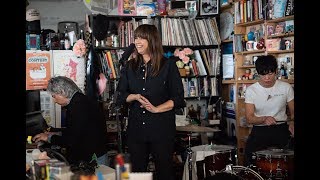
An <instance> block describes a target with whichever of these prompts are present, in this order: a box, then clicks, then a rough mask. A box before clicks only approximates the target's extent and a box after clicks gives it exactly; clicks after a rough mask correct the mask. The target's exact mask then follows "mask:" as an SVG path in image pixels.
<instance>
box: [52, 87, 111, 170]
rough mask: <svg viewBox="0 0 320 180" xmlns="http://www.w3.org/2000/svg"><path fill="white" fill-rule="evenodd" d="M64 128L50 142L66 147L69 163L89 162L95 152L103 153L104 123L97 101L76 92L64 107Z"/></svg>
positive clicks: (104, 151) (104, 150)
mask: <svg viewBox="0 0 320 180" xmlns="http://www.w3.org/2000/svg"><path fill="white" fill-rule="evenodd" d="M65 108H66V109H67V111H66V128H65V130H64V131H62V136H52V137H51V143H53V144H58V145H62V146H64V147H66V148H67V160H68V161H69V163H71V164H72V163H79V162H80V161H87V162H89V161H90V160H91V159H92V156H93V154H94V153H95V154H96V155H97V157H99V156H101V155H103V154H105V153H106V152H107V149H106V137H107V136H106V135H107V130H106V123H105V119H104V116H103V113H102V111H101V109H100V108H99V106H98V103H97V102H95V101H93V100H91V99H89V98H88V97H87V96H85V95H84V94H82V93H76V94H75V95H74V96H73V97H72V99H71V101H70V103H69V104H68V105H67V106H66V107H65Z"/></svg>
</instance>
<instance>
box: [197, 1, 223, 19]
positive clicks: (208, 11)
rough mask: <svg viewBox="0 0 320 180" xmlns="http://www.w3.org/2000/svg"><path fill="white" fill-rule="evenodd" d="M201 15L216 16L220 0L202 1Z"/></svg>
mask: <svg viewBox="0 0 320 180" xmlns="http://www.w3.org/2000/svg"><path fill="white" fill-rule="evenodd" d="M199 8H200V15H201V16H203V15H215V14H218V12H219V0H200V7H199Z"/></svg>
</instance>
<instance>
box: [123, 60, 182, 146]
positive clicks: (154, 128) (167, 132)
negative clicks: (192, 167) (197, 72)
mask: <svg viewBox="0 0 320 180" xmlns="http://www.w3.org/2000/svg"><path fill="white" fill-rule="evenodd" d="M175 62H176V61H175V60H173V59H167V58H164V59H163V60H162V64H161V69H160V72H159V74H158V75H157V76H155V77H152V76H150V74H151V72H148V73H147V75H148V76H147V78H146V79H144V72H145V70H146V67H145V66H144V64H143V63H142V62H141V63H140V64H139V67H138V70H137V71H135V70H133V68H131V67H132V66H130V64H129V63H132V61H128V63H127V64H126V67H124V69H123V71H122V72H121V77H120V80H119V85H118V91H119V95H118V101H117V103H119V104H124V103H126V99H127V97H128V95H129V94H141V95H143V96H144V97H146V98H147V99H148V100H149V101H150V102H151V103H152V104H153V105H154V106H158V105H160V104H162V103H164V102H166V101H168V100H173V102H174V108H181V107H184V106H185V101H184V97H183V96H184V93H183V85H182V80H181V77H180V74H179V71H178V68H177V66H176V63H175ZM147 66H148V67H147V70H148V71H149V70H150V69H151V61H149V62H148V63H147ZM140 105H141V104H140V103H139V102H138V101H133V102H132V103H130V104H129V119H128V128H127V131H128V140H134V141H143V142H147V141H153V142H155V141H163V140H172V138H174V136H175V131H176V125H175V111H174V108H173V109H172V110H170V111H167V112H163V113H151V112H149V111H147V110H145V109H144V108H141V107H140Z"/></svg>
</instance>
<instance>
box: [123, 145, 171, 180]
mask: <svg viewBox="0 0 320 180" xmlns="http://www.w3.org/2000/svg"><path fill="white" fill-rule="evenodd" d="M173 146H174V140H172V141H170V142H156V143H153V142H134V141H132V140H131V141H128V151H129V153H130V160H131V165H132V172H146V171H147V165H148V160H149V154H150V153H151V154H152V155H153V157H154V160H155V169H156V173H155V174H153V176H154V179H156V180H173V179H174V173H173V158H172V155H173Z"/></svg>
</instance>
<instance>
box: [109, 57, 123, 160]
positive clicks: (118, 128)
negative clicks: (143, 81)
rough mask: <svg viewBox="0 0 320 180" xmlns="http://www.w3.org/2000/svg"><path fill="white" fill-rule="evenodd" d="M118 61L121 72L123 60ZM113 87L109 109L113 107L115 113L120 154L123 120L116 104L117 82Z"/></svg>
mask: <svg viewBox="0 0 320 180" xmlns="http://www.w3.org/2000/svg"><path fill="white" fill-rule="evenodd" d="M119 63H120V72H121V71H122V67H123V66H124V60H119ZM120 78H121V73H120V77H119V79H120ZM114 89H115V91H114V94H113V101H112V104H111V109H113V111H112V114H114V113H115V115H116V122H117V138H118V151H119V153H121V154H122V153H123V151H124V147H123V143H122V133H123V130H122V125H123V122H122V120H120V118H119V116H120V109H121V107H119V106H118V105H117V96H118V90H117V83H115V85H114Z"/></svg>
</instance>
